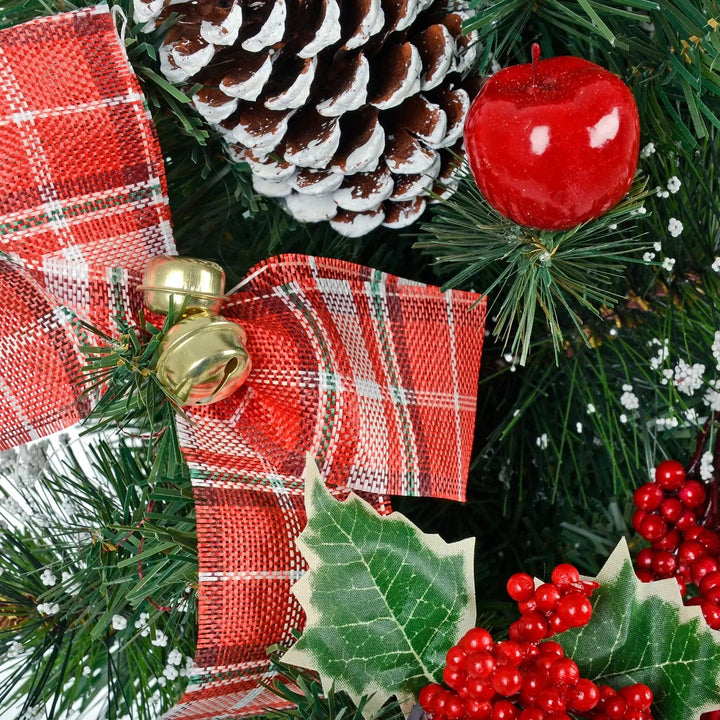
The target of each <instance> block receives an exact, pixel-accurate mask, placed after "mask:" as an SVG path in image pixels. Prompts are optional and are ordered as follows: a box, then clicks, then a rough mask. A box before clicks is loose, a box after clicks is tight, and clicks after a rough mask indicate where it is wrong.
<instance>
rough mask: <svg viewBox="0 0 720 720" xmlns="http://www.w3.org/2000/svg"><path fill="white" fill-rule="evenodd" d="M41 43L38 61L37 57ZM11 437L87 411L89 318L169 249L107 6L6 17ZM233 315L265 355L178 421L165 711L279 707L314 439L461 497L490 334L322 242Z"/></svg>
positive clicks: (5, 369) (452, 295)
mask: <svg viewBox="0 0 720 720" xmlns="http://www.w3.org/2000/svg"><path fill="white" fill-rule="evenodd" d="M28 58H32V62H29V61H28ZM0 73H2V77H3V80H4V85H5V87H6V88H7V89H8V93H7V97H6V99H5V100H4V101H2V103H3V104H1V105H0V108H1V109H0V112H1V113H2V117H1V118H0V146H1V147H2V149H3V152H4V153H5V155H6V157H8V156H9V157H10V158H11V162H6V163H5V164H4V165H3V167H2V168H0V184H1V185H2V188H0V242H1V243H2V244H1V245H0V252H2V253H4V256H0V290H1V291H2V293H3V298H5V300H4V302H3V306H2V308H0V370H1V372H0V447H10V446H13V445H16V444H19V443H23V442H27V441H28V440H30V439H32V438H34V437H39V436H42V435H45V434H47V433H49V432H52V431H54V430H57V429H61V428H63V427H66V426H68V425H69V424H72V423H73V422H75V421H77V420H78V419H80V418H81V417H83V416H84V414H85V413H86V412H87V409H88V408H87V407H86V405H85V404H84V402H83V400H82V399H81V397H80V395H79V393H78V390H77V388H76V387H75V386H74V385H73V378H74V376H75V375H76V373H77V371H78V369H79V366H80V360H79V358H78V353H77V349H76V339H77V336H78V335H79V334H80V329H79V328H78V325H77V322H76V320H77V318H82V319H84V320H86V321H88V322H90V323H93V324H95V325H97V326H99V327H101V328H102V329H104V330H106V331H109V332H112V330H113V323H112V318H113V317H114V316H117V315H118V313H120V312H125V313H128V314H129V315H130V316H131V317H132V315H133V313H134V312H135V311H136V310H137V307H138V305H139V295H138V292H137V290H136V287H137V285H138V284H139V278H140V274H141V270H142V267H143V266H144V264H145V262H146V261H147V260H148V259H149V258H150V257H152V256H154V255H157V254H164V253H172V252H173V251H174V243H173V240H172V235H171V231H170V225H169V217H168V205H167V200H166V193H165V177H164V173H163V167H162V161H161V157H162V156H161V153H160V149H159V146H158V144H157V139H156V137H155V134H154V131H153V126H152V122H151V120H150V116H149V113H148V111H147V108H146V106H145V104H144V101H143V97H142V95H141V93H140V89H139V87H138V84H137V81H136V78H135V76H134V75H133V73H132V71H131V69H130V67H129V65H128V61H127V57H126V56H125V53H124V50H123V48H122V45H121V44H120V42H119V41H118V39H117V37H116V34H115V29H114V26H113V23H112V20H111V18H110V15H109V13H108V12H107V9H105V8H94V9H90V10H83V11H78V12H74V13H68V14H65V15H59V16H54V17H50V18H45V19H42V20H36V21H33V22H31V23H27V24H26V25H23V26H20V27H17V28H13V29H11V30H7V31H4V32H2V33H0ZM223 314H224V315H225V316H226V317H228V318H231V319H233V320H236V321H237V322H239V323H240V324H242V326H243V327H244V328H245V330H246V332H247V335H248V341H247V346H248V350H249V352H250V354H251V356H252V360H253V371H252V373H251V375H250V377H249V379H248V382H247V383H246V385H245V386H243V388H241V389H240V390H239V391H238V392H237V393H236V394H235V395H233V396H231V397H230V398H228V399H227V400H225V401H223V402H221V403H218V404H216V405H213V406H209V407H206V408H202V409H194V410H192V411H191V419H192V422H190V423H184V424H182V425H181V427H180V432H181V444H182V447H183V451H184V453H185V456H186V458H187V460H188V463H189V465H190V468H191V475H192V481H193V486H194V491H195V498H196V503H197V533H198V541H199V544H198V551H199V569H200V615H199V617H200V627H199V642H198V649H197V656H196V664H197V665H198V668H199V673H198V676H197V677H196V678H195V680H194V681H193V683H192V684H191V686H190V687H189V688H188V691H187V693H186V695H185V697H184V698H183V699H182V701H181V702H180V703H179V704H178V706H177V707H176V708H174V709H173V710H172V711H171V712H170V713H169V714H168V715H167V717H168V718H175V719H179V718H183V719H184V720H189V719H191V718H192V719H197V720H200V718H224V719H227V718H241V717H246V716H249V715H257V714H260V713H263V712H265V711H267V710H268V708H270V707H273V706H275V707H277V706H278V702H279V701H278V699H277V697H276V696H274V695H272V694H270V693H268V692H267V691H266V690H264V689H263V688H262V686H261V685H259V683H258V681H261V680H269V679H271V677H272V675H271V673H270V671H269V667H268V662H267V658H266V654H265V650H266V648H267V647H268V646H269V645H271V644H274V643H285V644H288V643H290V642H291V640H292V635H291V631H292V630H293V629H298V628H301V627H302V624H303V615H302V611H301V609H300V606H299V605H298V604H297V602H296V600H295V599H294V597H293V596H291V595H290V592H289V590H290V586H291V585H292V583H293V582H294V581H295V579H297V578H298V577H299V576H300V575H301V574H302V573H303V572H304V569H305V564H304V561H303V560H302V558H301V557H300V555H299V553H298V551H297V549H296V548H295V545H294V539H295V537H297V535H298V534H299V533H300V531H301V530H302V528H303V526H304V523H305V515H304V509H303V504H302V479H301V474H302V469H303V466H304V457H305V453H306V452H307V451H310V452H311V453H313V454H314V455H315V456H316V457H317V458H318V461H319V465H320V467H321V469H322V471H323V473H324V475H325V477H326V478H327V480H328V482H329V483H331V484H333V485H334V486H335V488H336V492H337V493H338V494H339V495H343V494H345V493H347V491H348V489H354V490H355V491H358V492H361V493H364V494H366V493H371V494H372V495H369V496H368V497H370V498H371V499H372V502H373V503H374V504H375V506H376V507H378V509H379V510H380V511H386V510H387V509H388V507H389V505H388V503H387V502H386V499H385V498H386V496H387V495H392V494H414V495H428V496H434V497H444V498H453V499H457V500H462V499H464V495H465V482H466V477H467V471H468V465H469V461H470V452H471V447H472V435H473V425H474V419H475V405H476V393H477V377H478V372H479V365H480V355H481V350H482V341H483V325H484V318H485V306H484V303H483V302H482V301H481V300H480V298H479V297H478V296H477V295H474V294H471V293H464V292H449V293H444V294H443V293H441V292H440V291H439V289H438V288H435V287H430V286H426V285H422V284H418V283H412V282H409V281H406V280H402V279H399V278H397V277H393V276H390V275H386V274H384V273H381V272H378V271H376V270H371V269H369V268H365V267H360V266H357V265H352V264H349V263H344V262H339V261H336V260H327V259H321V258H312V257H305V256H280V257H277V258H273V259H271V260H268V261H266V262H265V263H262V264H261V265H259V266H258V267H257V268H254V269H253V270H252V271H251V272H250V273H249V275H248V281H247V283H246V284H245V286H244V287H243V289H242V291H241V292H239V293H237V294H236V295H234V296H233V297H232V298H231V299H230V300H229V302H228V303H227V305H226V307H225V309H224V311H223Z"/></svg>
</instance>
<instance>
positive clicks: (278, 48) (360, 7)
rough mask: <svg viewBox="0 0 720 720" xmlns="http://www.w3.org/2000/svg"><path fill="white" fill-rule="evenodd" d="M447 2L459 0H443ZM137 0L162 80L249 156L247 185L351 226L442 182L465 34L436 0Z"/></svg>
mask: <svg viewBox="0 0 720 720" xmlns="http://www.w3.org/2000/svg"><path fill="white" fill-rule="evenodd" d="M453 1H454V2H456V3H461V2H464V1H465V0H453ZM170 2H171V0H135V19H136V20H137V21H139V22H148V23H149V25H150V26H151V27H153V26H154V25H155V24H157V23H158V22H161V21H162V20H163V19H164V18H165V17H166V16H167V15H168V14H169V13H170V12H171V11H174V12H178V13H179V14H180V15H181V20H180V21H179V22H178V23H177V24H176V25H174V26H173V27H172V28H171V30H170V31H169V32H168V34H167V36H166V38H165V41H164V44H163V46H162V47H161V49H160V58H161V69H162V72H163V73H164V74H165V76H166V77H167V78H168V79H169V80H171V81H172V82H179V83H184V82H187V83H190V82H192V83H199V84H201V85H202V89H201V90H199V91H198V92H197V93H196V94H195V95H194V97H193V102H194V104H195V107H196V108H197V109H198V111H199V112H200V113H201V114H202V115H203V116H204V117H205V118H206V120H207V121H208V122H209V123H211V124H212V125H214V126H216V127H218V128H219V129H220V131H221V132H223V133H224V134H225V137H226V139H227V142H228V146H229V151H230V156H231V158H232V159H233V160H234V161H237V162H247V163H248V164H249V166H250V168H251V170H252V176H253V185H254V188H255V190H256V191H257V192H258V193H260V194H262V195H266V196H269V197H275V198H278V199H279V201H280V202H281V203H282V204H283V206H284V207H285V208H286V209H287V211H288V212H290V213H291V214H292V215H293V216H294V217H296V218H297V219H298V220H301V221H303V222H318V221H322V220H329V221H330V223H331V225H332V226H333V227H334V228H335V229H336V230H337V231H338V232H340V233H342V234H343V235H347V236H351V237H357V236H360V235H363V234H365V233H367V232H369V231H370V230H372V229H374V228H376V227H377V226H378V225H380V224H384V225H385V226H387V227H392V228H402V227H406V226H407V225H409V224H410V223H412V222H413V221H414V220H416V219H417V218H418V217H419V216H420V215H421V214H422V213H423V211H424V210H425V206H426V203H427V199H428V194H429V192H430V191H431V190H433V191H434V192H436V193H438V192H440V193H445V194H449V192H451V191H452V179H453V173H454V171H455V169H456V167H455V165H456V163H455V157H456V155H457V154H459V153H460V152H461V151H462V130H463V123H464V120H465V114H466V113H467V110H468V107H469V104H470V97H469V95H468V92H467V91H466V90H465V89H463V87H461V73H462V72H463V71H464V70H465V69H466V68H467V67H468V66H469V65H470V64H471V63H472V61H473V59H474V55H475V40H476V39H475V37H474V36H473V35H467V36H463V35H462V29H461V26H462V22H463V19H464V18H465V16H466V15H465V11H464V9H463V8H462V7H458V9H456V10H453V11H448V10H446V9H445V8H446V7H447V4H446V0H357V1H356V2H350V0H253V1H252V2H249V1H248V0H233V1H232V2H230V3H226V2H223V0H219V2H217V3H215V2H213V1H212V0H199V2H195V3H180V4H177V5H173V6H172V7H170V6H169V3H170Z"/></svg>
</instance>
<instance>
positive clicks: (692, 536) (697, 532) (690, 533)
mask: <svg viewBox="0 0 720 720" xmlns="http://www.w3.org/2000/svg"><path fill="white" fill-rule="evenodd" d="M696 520H697V518H696ZM704 532H705V528H704V527H703V526H702V525H697V524H693V526H692V527H689V528H686V529H685V530H684V532H683V540H698V538H699V537H700V536H701V535H702V534H703V533H704Z"/></svg>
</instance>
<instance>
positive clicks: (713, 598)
mask: <svg viewBox="0 0 720 720" xmlns="http://www.w3.org/2000/svg"><path fill="white" fill-rule="evenodd" d="M704 596H705V599H706V600H710V602H714V603H720V587H714V588H710V589H709V590H708V591H707V592H706V593H705V594H704ZM686 604H687V603H686Z"/></svg>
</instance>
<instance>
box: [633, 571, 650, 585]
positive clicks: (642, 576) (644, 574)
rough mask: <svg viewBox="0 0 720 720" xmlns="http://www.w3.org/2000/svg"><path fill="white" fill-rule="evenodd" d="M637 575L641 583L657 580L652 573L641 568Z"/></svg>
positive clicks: (636, 572)
mask: <svg viewBox="0 0 720 720" xmlns="http://www.w3.org/2000/svg"><path fill="white" fill-rule="evenodd" d="M635 574H636V575H637V578H638V580H639V581H640V582H644V583H646V582H652V581H653V580H654V579H655V576H654V575H653V574H652V571H650V570H645V569H643V568H641V569H640V570H636V571H635Z"/></svg>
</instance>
